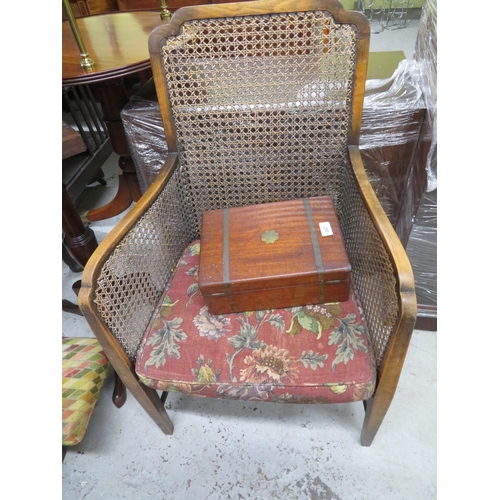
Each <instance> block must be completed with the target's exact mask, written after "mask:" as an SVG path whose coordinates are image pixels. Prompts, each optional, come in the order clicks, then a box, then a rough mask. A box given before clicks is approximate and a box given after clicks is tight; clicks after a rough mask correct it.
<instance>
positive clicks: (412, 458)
mask: <svg viewBox="0 0 500 500" xmlns="http://www.w3.org/2000/svg"><path fill="white" fill-rule="evenodd" d="M417 31H418V20H411V21H410V22H409V24H408V26H407V27H406V28H404V29H399V30H393V31H384V32H382V33H379V34H374V35H373V36H372V44H371V50H372V51H387V50H403V51H404V52H405V55H406V57H407V58H411V57H412V55H413V50H414V47H415V39H416V36H417ZM104 172H105V176H106V180H107V182H108V184H107V186H106V187H102V186H97V187H91V188H88V189H87V190H86V191H85V193H84V195H82V197H81V198H80V199H79V200H78V203H77V206H78V209H79V210H80V211H85V210H89V209H91V208H94V207H98V206H101V205H103V204H104V203H105V202H107V201H109V200H111V199H112V198H113V196H114V193H115V192H116V187H117V157H116V155H114V154H112V155H111V156H110V158H109V159H108V161H107V162H106V163H105V165H104ZM122 215H123V214H122ZM120 218H121V216H119V217H116V218H113V219H108V220H105V221H100V222H97V223H92V225H91V227H92V229H93V230H94V232H95V234H96V237H97V240H98V241H99V242H100V241H102V239H103V238H104V236H105V235H106V234H107V233H108V232H109V230H110V229H111V228H112V227H114V225H115V224H116V222H117V221H118V220H119V219H120ZM80 277H81V274H80V273H73V272H71V271H70V270H69V268H68V267H67V266H66V265H65V264H64V263H63V266H62V284H63V287H62V296H63V298H66V299H69V300H73V301H75V300H76V298H75V297H74V293H73V292H72V290H71V285H72V284H73V283H74V282H75V281H76V280H78V279H79V278H80ZM62 331H63V333H64V335H67V336H83V337H85V336H92V332H91V330H90V328H89V327H88V325H87V324H86V322H85V320H84V319H83V318H82V317H80V316H76V315H72V314H67V313H64V312H63V317H62ZM436 355H437V334H436V332H426V331H415V332H414V335H413V338H412V341H411V346H410V349H409V352H408V356H407V359H406V363H405V366H404V369H403V373H402V376H401V379H400V383H399V386H398V390H397V393H396V396H395V398H394V401H393V403H392V406H391V408H390V409H389V412H388V414H387V416H386V418H385V421H384V423H383V425H382V427H381V429H380V431H379V433H378V435H377V437H376V438H375V441H374V443H373V444H372V446H371V447H370V448H364V447H362V446H361V445H360V444H359V437H360V432H361V426H362V421H363V413H364V410H363V405H362V404H361V403H357V404H350V405H333V406H330V405H316V406H313V405H311V406H304V405H289V406H288V405H287V406H285V405H273V404H265V403H264V404H263V403H248V402H234V401H218V400H210V399H206V400H204V399H201V398H190V397H187V396H183V395H175V394H173V395H169V397H168V399H167V403H166V406H167V411H169V415H170V418H171V419H172V421H173V424H174V427H175V430H174V434H173V435H172V436H165V435H163V434H162V433H161V431H160V430H159V429H158V428H157V427H156V425H155V424H154V422H153V421H152V420H151V419H150V417H148V415H147V414H146V413H145V412H144V411H143V410H142V408H141V407H140V406H139V404H138V403H137V402H136V401H135V400H134V399H133V397H132V396H130V395H129V397H128V400H127V402H126V404H125V405H124V406H123V407H122V408H121V409H117V408H116V407H115V406H114V405H113V403H112V400H111V395H112V390H113V377H112V376H111V375H109V376H108V378H107V379H106V382H105V385H104V387H103V391H102V394H101V398H100V400H99V401H98V403H97V405H96V408H95V410H94V413H93V415H92V419H91V421H90V424H89V427H88V430H87V433H86V435H85V438H84V439H83V441H82V442H81V443H80V444H79V445H77V446H75V447H72V448H70V449H69V450H68V453H67V455H66V458H65V461H64V462H63V464H62V498H63V499H65V500H77V499H84V498H85V499H97V498H106V499H108V500H111V499H133V500H140V499H168V500H177V499H179V500H190V499H196V500H201V499H206V500H209V499H210V500H216V499H230V500H232V499H245V498H252V499H263V500H266V499H297V500H299V499H310V500H313V499H314V500H316V499H336V500H347V499H356V500H358V499H359V500H361V499H370V500H376V499H398V500H400V499H405V500H413V499H415V500H417V499H422V500H429V499H433V498H436V497H437V470H436V468H437V459H436V444H437V443H436V441H437V428H436V420H437V418H436V393H437V388H436V378H437V374H436V364H437V363H436Z"/></svg>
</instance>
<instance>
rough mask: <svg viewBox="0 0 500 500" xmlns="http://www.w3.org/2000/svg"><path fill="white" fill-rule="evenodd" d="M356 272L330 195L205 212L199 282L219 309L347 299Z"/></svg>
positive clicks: (210, 303)
mask: <svg viewBox="0 0 500 500" xmlns="http://www.w3.org/2000/svg"><path fill="white" fill-rule="evenodd" d="M350 275H351V266H350V264H349V260H348V256H347V252H346V249H345V245H344V241H343V239H342V234H341V231H340V227H339V223H338V219H337V215H336V213H335V208H334V205H333V202H332V199H331V198H330V197H329V196H321V197H315V198H304V199H298V200H291V201H284V202H276V203H264V204H261V205H251V206H245V207H237V208H230V209H221V210H211V211H208V212H205V213H203V216H202V224H201V245H200V268H199V275H198V283H199V287H200V292H201V294H202V296H203V298H204V299H205V302H206V304H207V306H208V309H209V311H210V312H211V313H212V314H227V313H232V312H242V311H257V310H262V309H276V308H285V307H294V306H301V305H309V304H322V303H328V302H342V301H345V300H348V298H349V289H350Z"/></svg>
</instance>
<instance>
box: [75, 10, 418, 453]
mask: <svg viewBox="0 0 500 500" xmlns="http://www.w3.org/2000/svg"><path fill="white" fill-rule="evenodd" d="M306 10H324V11H328V12H331V13H332V15H333V17H334V19H335V20H336V21H337V22H340V23H349V24H353V25H355V26H356V27H357V30H358V36H359V38H358V40H359V45H358V58H357V64H356V76H355V82H354V87H353V105H352V121H351V130H350V134H349V141H348V158H349V160H350V164H351V167H352V173H353V176H354V179H355V183H356V185H357V188H358V190H359V193H360V196H361V198H362V199H363V203H364V206H365V207H366V210H367V211H368V213H369V214H370V216H371V218H372V220H373V224H374V226H375V228H376V231H377V232H378V235H379V238H380V240H381V242H382V244H383V246H384V247H385V249H386V251H387V253H388V255H389V256H390V261H391V265H392V269H393V273H394V278H395V282H396V294H397V301H398V310H399V312H398V317H397V320H396V321H395V324H394V327H393V328H392V331H391V332H390V335H389V339H388V342H387V345H386V347H385V349H384V353H383V357H382V359H381V361H380V363H379V364H378V366H377V384H376V389H375V393H374V395H373V396H372V397H371V398H370V399H369V400H367V401H364V402H363V403H364V406H365V419H364V424H363V429H362V433H361V444H362V445H363V446H370V445H371V443H372V441H373V439H374V437H375V434H376V433H377V431H378V429H379V427H380V425H381V423H382V421H383V419H384V416H385V414H386V412H387V410H388V408H389V406H390V404H391V401H392V398H393V396H394V394H395V391H396V388H397V384H398V380H399V377H400V373H401V370H402V366H403V362H404V359H405V356H406V352H407V349H408V346H409V343H410V338H411V334H412V331H413V328H414V324H415V320H416V312H417V304H416V297H415V288H414V280H413V273H412V269H411V265H410V262H409V260H408V258H407V255H406V253H405V250H404V248H403V246H402V244H401V242H400V241H399V239H398V237H397V235H396V233H395V231H394V229H393V227H392V226H391V224H390V222H389V220H388V218H387V216H386V215H385V213H384V210H383V208H382V206H381V205H380V203H379V201H378V199H377V196H376V194H375V192H374V191H373V189H372V187H371V184H370V181H369V179H368V177H367V174H366V172H365V168H364V166H363V163H362V159H361V155H360V152H359V147H358V144H359V135H360V126H361V118H362V108H363V98H364V87H365V79H366V69H367V62H368V51H369V37H370V26H369V22H368V21H367V19H366V18H365V17H364V16H363V15H362V14H360V13H358V12H354V11H345V10H344V9H343V8H342V6H341V4H340V2H338V1H337V0H298V1H293V0H272V1H270V2H268V1H265V0H263V1H260V0H258V1H253V2H245V3H233V4H217V5H210V6H197V7H186V8H182V9H180V10H178V11H177V12H176V13H175V14H174V15H173V16H172V19H171V21H170V23H169V24H164V25H161V26H159V27H158V28H156V29H155V30H154V31H153V32H152V34H151V36H150V40H149V49H150V54H151V62H152V68H153V75H154V79H155V85H156V90H157V94H158V100H159V104H160V110H161V115H162V118H163V124H164V127H165V134H166V139H167V144H168V149H169V154H168V155H167V157H166V159H165V163H164V166H163V168H162V169H161V171H160V173H159V174H158V176H157V178H156V179H155V180H154V181H153V183H152V185H151V186H150V188H149V189H148V190H147V192H146V193H145V194H144V195H143V196H142V198H141V199H140V200H139V201H138V202H137V204H136V205H135V206H134V207H133V208H132V209H131V211H130V212H129V213H128V214H127V215H126V216H125V217H124V218H123V219H122V220H121V221H120V223H119V224H117V226H116V227H115V228H114V229H113V230H112V231H111V232H110V234H109V235H108V236H107V238H106V239H105V240H104V241H103V242H102V243H101V245H100V246H99V248H98V249H97V250H96V252H95V253H94V254H93V256H92V257H91V259H90V260H89V262H88V264H87V266H86V268H85V271H84V274H83V277H82V287H81V290H80V294H79V305H80V307H81V309H82V311H83V313H84V316H85V317H86V319H87V321H88V323H89V325H90V326H91V328H92V330H93V332H94V334H95V336H96V337H97V338H98V340H99V342H100V343H101V346H102V347H103V349H104V351H105V352H106V355H107V356H108V359H109V361H110V362H111V364H112V366H113V367H114V369H115V371H116V372H117V374H118V376H119V377H120V378H121V380H122V381H123V382H124V384H125V386H126V387H127V389H128V390H129V391H130V392H131V394H132V395H133V396H134V397H135V398H136V399H137V401H138V402H139V404H140V405H141V406H142V407H143V408H144V409H145V411H146V412H147V413H148V414H149V415H150V417H151V418H152V419H153V420H154V421H155V422H156V424H157V425H158V426H159V427H160V428H161V430H162V431H163V432H164V433H165V434H172V432H173V425H172V422H171V421H170V419H169V417H168V415H167V412H166V410H165V407H164V402H165V399H166V393H163V394H162V395H161V396H160V395H159V394H158V392H157V391H155V390H153V389H151V388H148V387H146V386H145V385H143V384H142V383H141V382H140V381H139V380H138V378H137V376H136V374H135V371H134V362H133V360H131V359H130V357H129V356H128V355H127V353H126V352H125V350H124V348H123V347H122V345H121V344H120V342H119V341H118V340H117V339H116V337H115V335H114V334H113V332H111V331H110V329H109V328H108V326H107V324H106V322H105V321H104V320H103V318H102V317H101V316H100V314H99V311H98V309H97V307H96V304H95V301H94V294H95V290H96V287H97V280H98V278H99V273H100V272H101V269H102V268H103V266H104V264H105V262H106V260H107V259H108V258H109V256H110V255H111V254H112V253H113V251H114V250H115V248H116V247H117V246H118V245H119V244H120V242H121V241H122V240H123V238H124V237H125V236H126V235H127V233H128V232H129V230H130V229H131V228H133V226H134V224H135V223H136V221H137V220H138V218H140V217H141V216H142V214H144V213H145V212H146V211H147V210H148V209H149V208H150V207H151V206H152V205H153V204H154V203H155V200H156V199H157V198H158V196H159V195H160V194H161V193H162V190H163V189H164V188H165V186H167V184H168V182H169V180H170V178H171V177H172V176H173V174H174V172H175V170H176V168H177V167H178V165H179V157H178V154H177V142H176V135H175V129H174V126H173V121H172V114H171V110H170V104H169V101H168V92H167V88H166V84H165V79H164V74H163V68H162V61H161V56H160V47H161V45H162V43H163V40H165V39H166V38H167V37H169V36H172V35H177V34H178V33H179V32H180V30H181V27H182V24H183V23H184V22H186V21H188V20H193V19H206V18H219V17H230V16H232V15H237V16H246V15H260V14H268V13H282V12H283V13H284V12H300V11H306Z"/></svg>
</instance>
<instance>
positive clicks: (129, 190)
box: [87, 78, 142, 222]
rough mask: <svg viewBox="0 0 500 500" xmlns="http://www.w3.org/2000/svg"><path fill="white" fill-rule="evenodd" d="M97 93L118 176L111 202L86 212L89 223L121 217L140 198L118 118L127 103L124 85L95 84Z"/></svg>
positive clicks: (115, 82) (119, 82)
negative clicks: (115, 156)
mask: <svg viewBox="0 0 500 500" xmlns="http://www.w3.org/2000/svg"><path fill="white" fill-rule="evenodd" d="M98 91H99V95H100V101H101V106H102V111H103V115H104V121H105V122H106V127H107V129H108V134H109V138H110V141H111V145H112V147H113V151H114V152H115V153H116V154H118V155H119V157H120V158H119V160H118V166H119V167H120V169H121V172H120V174H119V178H118V192H117V193H116V196H115V198H114V199H113V200H112V201H110V202H109V203H108V204H106V205H104V206H102V207H100V208H96V209H94V210H91V211H90V212H88V214H87V218H88V219H89V220H90V221H91V222H95V221H99V220H103V219H109V218H110V217H114V216H116V215H119V214H121V213H122V212H123V211H124V210H126V209H127V208H128V207H129V206H130V205H131V204H132V202H134V201H138V200H139V198H140V197H141V196H142V193H141V188H140V185H139V181H138V179H137V172H136V170H135V165H134V162H133V160H132V158H131V156H130V150H129V147H128V144H127V137H126V135H125V129H124V128H123V123H122V120H121V116H120V113H121V111H122V109H123V107H124V106H125V105H126V104H127V102H128V101H129V97H128V93H127V89H126V87H125V82H124V80H123V78H114V79H111V80H107V81H104V82H102V83H99V84H98Z"/></svg>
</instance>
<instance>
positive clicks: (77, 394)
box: [62, 337, 109, 460]
mask: <svg viewBox="0 0 500 500" xmlns="http://www.w3.org/2000/svg"><path fill="white" fill-rule="evenodd" d="M108 368H109V361H108V358H107V357H106V355H105V354H104V351H103V350H102V347H101V346H100V344H99V342H98V341H97V339H95V338H71V337H63V338H62V446H63V460H64V456H65V454H66V446H73V445H76V444H78V443H79V442H80V441H81V440H82V439H83V437H84V435H85V432H86V430H87V426H88V423H89V420H90V416H91V415H92V412H93V411H94V407H95V405H96V403H97V400H98V399H99V395H100V392H101V388H102V386H103V384H104V380H105V378H106V375H107V373H108Z"/></svg>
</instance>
